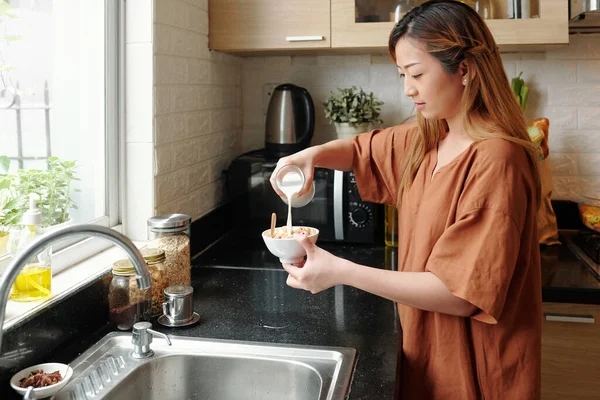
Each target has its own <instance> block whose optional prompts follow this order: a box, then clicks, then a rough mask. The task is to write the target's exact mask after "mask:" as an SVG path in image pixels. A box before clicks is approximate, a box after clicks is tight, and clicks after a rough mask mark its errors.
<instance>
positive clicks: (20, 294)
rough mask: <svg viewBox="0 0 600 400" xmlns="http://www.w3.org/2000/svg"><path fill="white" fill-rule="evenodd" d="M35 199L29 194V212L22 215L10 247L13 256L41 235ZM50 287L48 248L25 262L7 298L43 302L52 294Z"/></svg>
mask: <svg viewBox="0 0 600 400" xmlns="http://www.w3.org/2000/svg"><path fill="white" fill-rule="evenodd" d="M37 198H38V196H37V194H34V193H31V194H30V195H29V210H27V211H26V212H25V214H23V218H22V219H21V225H22V229H21V231H20V232H19V233H18V234H17V237H16V238H15V239H14V241H13V243H12V246H11V251H12V253H13V254H14V255H17V254H19V253H20V252H22V251H24V250H25V249H26V248H28V247H29V245H30V244H31V243H32V242H33V241H34V240H35V239H37V238H38V237H39V236H40V235H41V233H40V230H39V227H40V224H41V222H42V214H41V213H40V211H39V210H38V209H37V206H36V201H37ZM51 286H52V267H51V258H50V247H46V248H45V249H43V250H42V251H40V252H39V253H37V254H35V255H33V256H32V257H31V258H30V259H29V260H27V264H26V265H25V266H24V267H23V269H22V270H21V272H19V275H17V279H16V280H15V282H14V283H13V285H12V290H11V294H10V297H9V298H10V299H11V300H14V301H36V300H43V299H46V298H48V297H50V295H51V294H52V292H51Z"/></svg>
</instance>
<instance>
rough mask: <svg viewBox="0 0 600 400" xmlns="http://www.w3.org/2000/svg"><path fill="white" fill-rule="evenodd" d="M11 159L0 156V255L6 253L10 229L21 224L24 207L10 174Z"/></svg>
mask: <svg viewBox="0 0 600 400" xmlns="http://www.w3.org/2000/svg"><path fill="white" fill-rule="evenodd" d="M9 166H10V160H9V158H8V157H6V156H0V170H1V171H2V172H0V256H2V255H4V253H6V244H7V242H8V235H9V233H10V230H11V229H12V228H14V227H15V226H16V225H18V224H19V222H20V220H21V216H22V215H23V211H22V209H23V207H22V204H21V201H20V199H19V198H18V197H17V194H16V193H15V190H14V185H13V180H14V176H12V175H9V174H8V168H9Z"/></svg>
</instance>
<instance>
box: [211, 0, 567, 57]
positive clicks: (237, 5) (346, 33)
mask: <svg viewBox="0 0 600 400" xmlns="http://www.w3.org/2000/svg"><path fill="white" fill-rule="evenodd" d="M491 1H492V4H493V17H494V18H495V19H487V20H486V23H487V24H488V26H489V28H490V30H491V31H492V33H493V35H494V37H495V39H496V42H497V43H498V45H499V46H500V49H501V50H502V51H517V50H525V51H527V50H544V49H546V48H548V47H549V46H552V45H565V44H568V43H569V27H568V18H567V15H568V2H566V1H564V0H533V1H532V4H531V15H539V18H527V19H507V18H500V17H503V16H505V15H506V14H507V12H506V3H507V1H506V0H491ZM538 1H539V3H538ZM396 3H397V2H396V0H304V1H298V0H286V1H278V0H209V47H210V49H211V50H218V51H223V52H231V53H236V54H241V55H243V54H244V53H247V54H252V53H257V52H263V51H264V52H267V53H269V52H272V53H275V52H278V53H286V54H290V53H291V54H294V53H295V52H296V51H300V50H311V49H312V50H314V51H315V52H316V53H317V54H319V53H322V54H325V53H327V52H329V53H335V52H338V53H339V52H340V51H342V52H344V51H365V52H377V53H380V52H386V51H387V40H388V36H389V33H390V31H391V30H392V28H393V26H394V22H393V20H394V15H393V11H394V7H395V4H396Z"/></svg>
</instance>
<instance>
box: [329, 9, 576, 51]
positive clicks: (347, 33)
mask: <svg viewBox="0 0 600 400" xmlns="http://www.w3.org/2000/svg"><path fill="white" fill-rule="evenodd" d="M491 1H492V5H493V17H494V18H497V19H488V20H486V23H487V25H488V27H489V28H490V30H491V31H492V34H493V35H494V38H495V39H496V43H497V44H498V46H500V49H501V50H505V51H509V50H512V49H519V48H524V47H525V48H526V47H528V46H531V45H556V44H568V43H569V27H568V18H567V15H568V8H567V7H568V2H567V1H564V0H539V4H538V3H537V1H535V0H532V4H531V15H539V18H528V19H506V18H503V17H504V16H506V14H507V11H506V3H507V2H506V0H491ZM376 3H379V0H331V42H332V47H333V48H367V49H368V48H376V47H381V46H382V45H383V46H385V44H386V43H387V39H388V36H389V33H390V31H391V30H392V28H393V27H394V22H393V17H394V15H393V10H394V4H396V3H397V2H396V1H390V2H388V1H384V2H383V3H388V4H390V3H391V4H390V7H389V9H388V10H387V11H386V10H381V8H380V7H376V6H375V4H376ZM372 21H379V22H372Z"/></svg>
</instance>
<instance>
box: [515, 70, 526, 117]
mask: <svg viewBox="0 0 600 400" xmlns="http://www.w3.org/2000/svg"><path fill="white" fill-rule="evenodd" d="M521 75H523V71H521V72H520V73H519V76H517V77H516V78H513V79H512V81H511V82H510V87H511V88H512V91H513V93H514V94H515V99H517V103H519V106H520V107H521V111H525V106H526V105H527V97H528V96H529V87H528V86H527V85H526V84H525V81H524V80H523V79H522V78H521Z"/></svg>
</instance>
